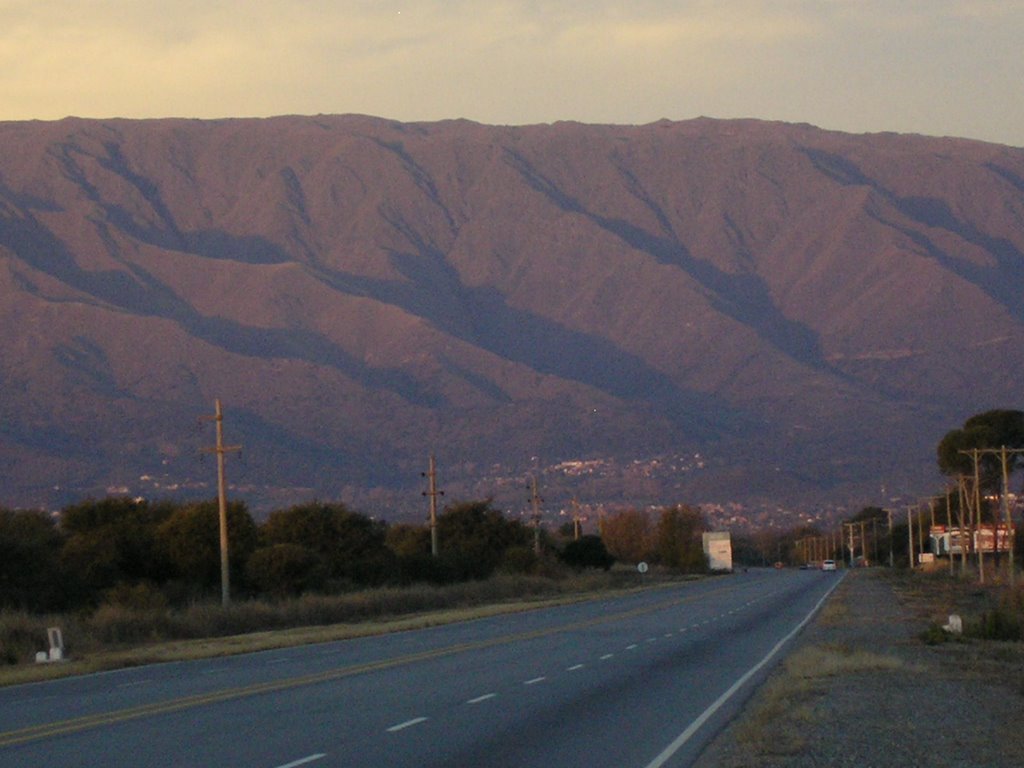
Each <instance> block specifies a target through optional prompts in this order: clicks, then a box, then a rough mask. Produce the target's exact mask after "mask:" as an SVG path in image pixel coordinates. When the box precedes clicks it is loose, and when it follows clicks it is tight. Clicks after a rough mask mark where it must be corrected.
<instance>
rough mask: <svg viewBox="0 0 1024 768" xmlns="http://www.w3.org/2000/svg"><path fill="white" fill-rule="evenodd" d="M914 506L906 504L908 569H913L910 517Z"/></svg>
mask: <svg viewBox="0 0 1024 768" xmlns="http://www.w3.org/2000/svg"><path fill="white" fill-rule="evenodd" d="M913 509H914V508H913V507H911V506H907V556H908V557H909V558H910V570H911V571H913V570H914V521H913V519H912V517H911V514H912V510H913Z"/></svg>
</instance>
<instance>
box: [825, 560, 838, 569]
mask: <svg viewBox="0 0 1024 768" xmlns="http://www.w3.org/2000/svg"><path fill="white" fill-rule="evenodd" d="M835 569H836V561H835V560H822V561H821V570H823V571H834V570H835Z"/></svg>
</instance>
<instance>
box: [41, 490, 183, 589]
mask: <svg viewBox="0 0 1024 768" xmlns="http://www.w3.org/2000/svg"><path fill="white" fill-rule="evenodd" d="M175 509H176V507H175V506H174V505H172V504H168V503H162V504H150V503H148V502H147V501H145V500H136V499H131V498H128V497H119V496H113V497H107V498H104V499H98V500H97V499H88V500H86V501H83V502H81V503H79V504H74V505H72V506H69V507H66V508H65V509H63V510H62V511H61V513H60V523H59V530H60V532H61V533H62V534H63V537H64V542H63V546H62V548H61V563H62V565H63V568H64V570H65V571H66V572H67V574H68V576H69V579H68V591H69V597H70V598H71V599H72V601H73V602H76V603H84V602H94V601H96V600H97V599H99V595H100V594H101V593H102V592H104V591H105V590H108V589H110V588H111V587H113V586H115V585H116V584H120V583H139V582H144V581H149V582H160V581H163V580H165V579H166V578H167V576H168V575H169V564H168V562H167V560H166V558H164V557H162V556H161V552H160V550H159V548H158V547H157V544H156V530H157V527H158V526H159V525H160V523H162V522H163V521H164V520H166V519H167V518H169V517H170V516H171V515H172V514H173V513H174V510H175Z"/></svg>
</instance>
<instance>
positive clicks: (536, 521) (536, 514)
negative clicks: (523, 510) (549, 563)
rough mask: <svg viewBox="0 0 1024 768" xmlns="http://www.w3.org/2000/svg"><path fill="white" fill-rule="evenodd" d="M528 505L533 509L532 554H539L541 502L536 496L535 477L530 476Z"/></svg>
mask: <svg viewBox="0 0 1024 768" xmlns="http://www.w3.org/2000/svg"><path fill="white" fill-rule="evenodd" d="M530 487H531V491H530V504H531V506H532V507H533V518H532V520H533V553H534V554H535V555H539V554H540V503H541V501H543V499H541V497H540V496H539V495H538V494H537V476H536V475H531V476H530Z"/></svg>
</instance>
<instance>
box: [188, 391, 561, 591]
mask: <svg viewBox="0 0 1024 768" xmlns="http://www.w3.org/2000/svg"><path fill="white" fill-rule="evenodd" d="M203 421H213V422H215V424H216V444H215V445H214V446H213V447H211V448H203V449H202V450H203V452H204V453H213V454H216V456H217V512H218V518H219V525H220V591H221V604H222V605H223V606H225V607H226V606H228V605H229V604H230V603H231V570H230V565H229V556H228V506H227V494H226V490H225V488H226V482H225V473H224V456H225V454H228V453H234V452H236V451H240V450H242V446H240V445H224V414H223V412H222V411H221V406H220V399H217V400H215V401H214V414H213V416H206V417H203ZM420 475H421V477H425V478H426V479H427V490H425V491H424V492H423V495H424V496H426V497H427V498H428V499H429V503H430V518H429V519H430V554H431V555H432V556H433V557H437V556H438V551H439V549H438V541H437V500H438V498H440V497H441V496H444V491H442V490H440V489H439V488H438V487H437V466H436V464H435V462H434V454H430V458H429V462H428V465H427V471H426V472H421V473H420ZM529 488H530V491H531V493H530V505H531V508H532V510H533V512H532V515H531V524H532V526H533V551H534V553H536V554H538V555H539V554H540V550H541V546H540V523H541V513H540V504H541V502H543V499H542V498H541V497H540V494H539V493H538V492H537V478H536V476H531V478H530V486H529ZM573 509H574V512H573V531H574V536H575V538H577V539H578V538H579V537H580V517H579V505H578V504H577V503H576V500H575V499H573Z"/></svg>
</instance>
